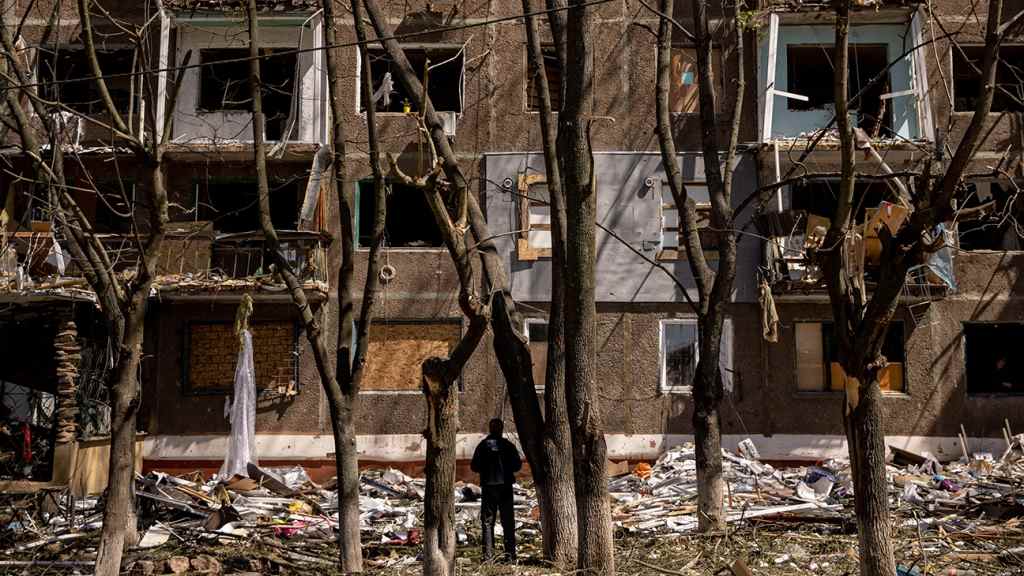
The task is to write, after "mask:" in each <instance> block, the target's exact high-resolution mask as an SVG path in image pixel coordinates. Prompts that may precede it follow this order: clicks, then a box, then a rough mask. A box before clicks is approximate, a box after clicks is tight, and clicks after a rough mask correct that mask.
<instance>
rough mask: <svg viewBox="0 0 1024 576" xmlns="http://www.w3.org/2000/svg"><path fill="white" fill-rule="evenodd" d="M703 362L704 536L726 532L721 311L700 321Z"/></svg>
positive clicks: (699, 383) (698, 424)
mask: <svg viewBox="0 0 1024 576" xmlns="http://www.w3.org/2000/svg"><path fill="white" fill-rule="evenodd" d="M699 332H700V344H699V346H700V358H699V360H698V361H697V370H696V375H695V378H696V381H695V382H694V385H693V435H694V440H695V441H694V445H695V449H696V454H695V459H696V463H697V525H698V528H699V529H700V530H701V531H702V532H707V531H711V530H724V529H725V510H724V508H723V506H724V501H725V498H724V496H725V481H724V480H723V478H722V429H721V422H720V420H719V409H718V408H719V404H720V403H721V400H722V375H721V371H720V369H719V365H718V358H719V355H720V354H719V352H720V350H721V343H722V317H721V312H720V311H715V310H714V308H712V309H711V310H709V312H708V313H707V314H705V315H704V317H703V318H701V320H700V326H699Z"/></svg>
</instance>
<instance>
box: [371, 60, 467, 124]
mask: <svg viewBox="0 0 1024 576" xmlns="http://www.w3.org/2000/svg"><path fill="white" fill-rule="evenodd" d="M367 50H368V51H369V53H370V74H371V78H372V80H373V94H374V99H373V100H374V103H375V105H376V108H375V109H376V110H377V111H378V112H404V111H405V110H406V107H408V109H409V110H410V111H412V112H417V111H418V110H416V105H415V104H413V99H412V98H410V97H409V95H408V94H406V92H405V89H404V88H403V87H402V85H401V83H400V82H398V72H397V67H396V65H395V63H394V62H392V61H391V58H390V57H389V56H388V54H387V52H386V51H384V50H383V49H381V48H367ZM464 54H465V53H464V51H463V49H462V46H442V47H435V46H430V47H422V46H420V47H417V46H406V47H405V57H406V58H407V59H408V60H409V64H410V65H411V66H412V69H413V72H415V73H416V77H417V78H419V80H420V81H421V82H422V81H423V78H424V72H425V71H427V69H428V67H429V74H428V75H427V95H428V96H430V101H431V102H432V103H433V104H434V110H437V111H438V112H462V83H463V64H464ZM360 73H361V74H365V73H366V71H365V70H361V71H360ZM365 109H366V103H365V102H360V108H359V111H360V112H362V111H364V110H365Z"/></svg>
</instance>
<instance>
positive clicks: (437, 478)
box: [423, 358, 459, 576]
mask: <svg viewBox="0 0 1024 576" xmlns="http://www.w3.org/2000/svg"><path fill="white" fill-rule="evenodd" d="M446 364H447V362H446V361H445V360H443V359H441V358H428V359H427V360H426V361H424V362H423V394H424V395H425V396H426V399H427V428H426V430H425V431H424V436H425V437H426V439H427V463H426V471H425V472H426V476H427V485H426V493H425V495H424V497H423V574H424V576H454V575H455V539H456V536H455V500H454V498H455V496H454V494H455V432H456V431H457V430H458V428H459V394H458V392H459V391H458V386H456V385H455V378H453V377H452V374H451V373H450V371H449V370H447V369H446V367H445V365H446Z"/></svg>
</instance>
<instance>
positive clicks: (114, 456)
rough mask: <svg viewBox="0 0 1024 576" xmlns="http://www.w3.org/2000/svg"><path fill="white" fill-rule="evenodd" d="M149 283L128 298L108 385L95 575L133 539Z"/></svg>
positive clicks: (113, 563)
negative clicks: (141, 365)
mask: <svg viewBox="0 0 1024 576" xmlns="http://www.w3.org/2000/svg"><path fill="white" fill-rule="evenodd" d="M148 284H149V283H146V289H145V291H143V292H142V293H141V294H137V295H136V296H135V298H133V300H132V302H131V308H130V309H129V313H128V322H127V323H126V325H125V331H126V332H125V339H124V344H123V346H122V348H121V351H120V354H119V355H118V361H117V369H116V371H115V372H114V380H113V385H112V387H111V389H110V395H111V407H110V464H109V467H108V469H107V474H108V479H107V500H106V503H105V504H104V506H103V528H102V531H101V532H100V543H99V550H98V552H97V555H96V575H97V576H116V575H117V574H119V573H120V572H121V558H122V556H123V553H124V549H125V547H127V546H134V545H135V544H136V542H137V541H138V532H137V527H136V518H135V417H136V415H137V414H138V409H139V384H138V381H137V379H136V377H137V375H138V371H139V359H140V355H141V353H142V338H143V327H144V324H143V320H144V319H145V315H146V300H147V297H148V296H149V289H148Z"/></svg>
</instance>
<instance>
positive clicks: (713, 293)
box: [655, 0, 744, 530]
mask: <svg viewBox="0 0 1024 576" xmlns="http://www.w3.org/2000/svg"><path fill="white" fill-rule="evenodd" d="M708 4H709V2H708V0H693V3H692V7H693V19H694V26H695V27H694V31H693V32H692V33H690V32H688V31H686V30H685V29H683V28H682V27H681V26H679V25H678V23H676V21H675V20H674V18H673V7H674V2H673V0H661V2H660V4H659V11H660V13H661V15H660V20H659V25H658V57H657V67H658V68H657V88H656V91H655V102H656V106H655V108H656V114H657V126H658V128H657V131H658V143H659V146H660V149H661V157H662V164H663V166H664V168H665V174H666V176H667V180H668V185H669V189H670V190H671V192H672V198H673V200H674V202H675V205H676V207H677V209H678V210H679V215H680V224H681V228H682V238H681V240H682V244H683V246H684V249H685V251H686V260H687V263H688V264H689V267H690V272H691V274H692V275H693V278H694V283H695V285H696V288H697V297H698V298H697V302H696V303H693V302H691V305H693V307H694V310H695V312H696V314H697V319H698V332H699V354H698V361H697V369H696V373H695V376H694V382H693V402H694V410H693V429H694V436H695V440H696V442H695V444H696V460H697V491H698V511H697V517H698V525H699V526H700V528H701V529H702V530H718V529H722V528H724V527H725V513H724V509H723V494H724V480H723V478H722V442H721V434H722V433H721V423H720V421H719V418H720V416H719V404H720V403H721V400H722V394H723V381H722V374H721V367H720V365H719V357H720V352H721V344H722V330H723V325H724V322H725V317H726V314H727V312H726V305H727V304H728V302H729V300H730V298H731V297H732V291H733V284H734V282H735V279H736V234H735V232H734V230H735V227H734V225H733V220H734V214H733V208H732V182H733V175H734V174H735V170H736V167H737V162H736V150H737V143H738V141H739V131H740V120H741V117H742V109H743V95H744V69H743V33H744V32H743V28H742V26H740V25H739V21H738V19H737V18H735V16H736V15H737V14H738V12H733V14H732V16H733V23H732V31H733V32H734V36H733V39H734V40H733V48H734V51H735V54H736V62H737V64H736V67H735V68H733V70H735V101H734V104H733V107H732V111H731V113H732V117H731V122H730V123H729V126H730V131H729V141H728V142H727V143H726V144H725V147H724V149H723V146H722V143H721V142H720V138H719V123H718V112H717V101H718V99H719V96H718V94H717V93H716V90H715V86H716V84H715V80H714V75H713V68H712V66H711V54H712V51H711V48H712V43H713V39H712V36H711V32H710V28H709V24H708V22H709V17H708ZM725 4H726V3H725V2H719V3H718V7H719V9H721V10H722V12H723V13H725V11H726V5H725ZM741 7H742V5H741V4H739V3H737V5H735V6H734V7H733V10H735V11H739V10H740V9H741ZM673 27H675V28H676V29H677V30H678V31H679V32H680V33H684V34H686V35H687V36H690V37H691V39H692V40H693V42H694V44H695V45H696V53H697V77H698V78H699V94H700V96H699V107H700V108H699V111H700V125H701V145H702V148H701V149H702V152H703V157H704V170H705V174H706V175H707V189H708V195H709V200H710V203H711V229H712V230H713V232H712V235H713V237H714V239H715V243H716V244H717V252H718V266H717V269H714V270H713V269H712V268H711V266H710V265H709V264H708V262H707V258H706V257H705V249H707V248H708V247H706V246H705V245H704V241H703V240H702V238H701V235H700V231H699V229H698V215H697V206H696V202H695V201H694V199H693V198H692V197H691V196H690V195H689V193H688V192H687V190H686V187H685V186H684V184H683V176H682V173H681V172H680V169H679V164H678V160H677V157H676V145H675V140H674V136H673V129H672V119H671V114H670V109H669V85H670V70H671V65H672V33H673ZM684 294H686V292H685V291H684ZM687 298H689V297H688V296H687Z"/></svg>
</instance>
